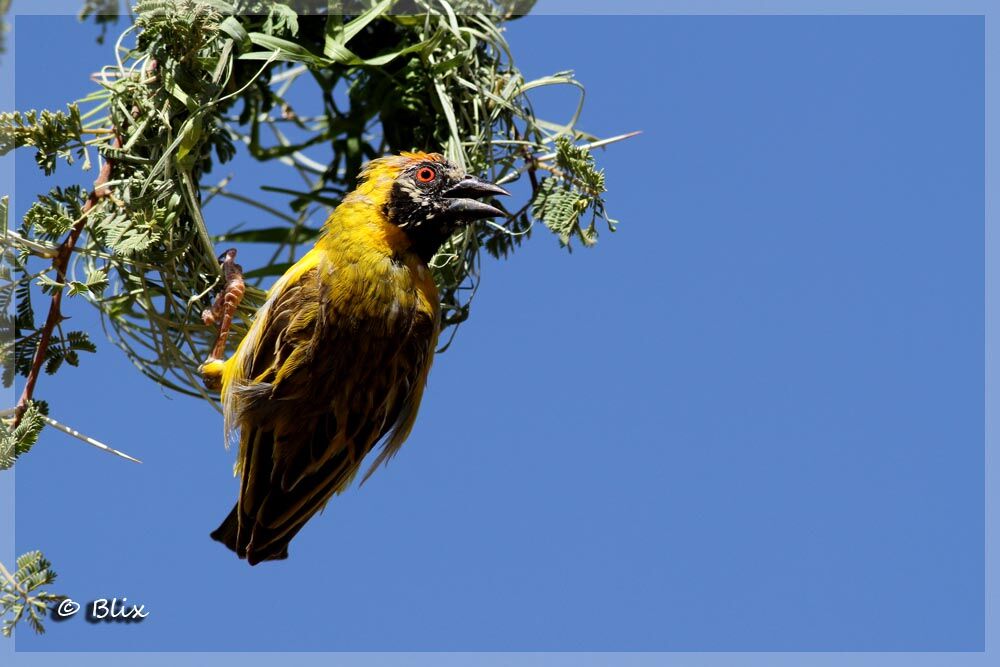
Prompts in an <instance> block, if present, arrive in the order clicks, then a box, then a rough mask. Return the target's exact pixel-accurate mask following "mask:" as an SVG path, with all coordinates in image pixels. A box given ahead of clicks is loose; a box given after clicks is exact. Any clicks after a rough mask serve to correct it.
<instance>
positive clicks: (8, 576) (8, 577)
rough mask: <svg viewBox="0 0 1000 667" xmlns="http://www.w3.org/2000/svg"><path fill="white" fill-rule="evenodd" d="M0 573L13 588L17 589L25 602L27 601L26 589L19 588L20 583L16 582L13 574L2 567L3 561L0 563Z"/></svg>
mask: <svg viewBox="0 0 1000 667" xmlns="http://www.w3.org/2000/svg"><path fill="white" fill-rule="evenodd" d="M0 575H2V576H3V578H4V579H6V580H7V581H9V582H10V585H11V586H13V588H14V590H15V591H17V592H18V593H19V594H20V595H21V597H22V598H24V601H25V602H28V598H29V595H28V591H26V590H24V589H23V588H21V584H19V583H17V579H15V578H14V575H13V574H11V573H10V570H8V569H7V568H6V567H4V564H3V563H0Z"/></svg>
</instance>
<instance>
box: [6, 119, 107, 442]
mask: <svg viewBox="0 0 1000 667" xmlns="http://www.w3.org/2000/svg"><path fill="white" fill-rule="evenodd" d="M121 145H122V142H121V139H120V138H119V137H118V136H116V137H115V138H114V140H113V141H112V142H111V146H112V148H121ZM113 166H114V161H113V160H111V159H107V160H105V161H104V165H103V166H102V167H101V172H100V173H99V174H98V175H97V180H96V181H94V189H93V190H92V191H91V193H90V195H89V196H88V197H87V201H86V202H85V203H84V205H83V212H82V214H81V215H80V217H79V219H78V220H77V221H76V222H75V223H73V227H72V228H71V229H70V230H69V234H67V235H66V238H65V239H63V242H62V243H60V244H59V247H58V249H57V250H56V256H55V259H53V261H52V268H54V269H55V270H56V277H55V280H56V282H57V283H59V284H60V285H61V284H63V283H65V282H66V269H67V267H68V266H69V258H70V256H71V255H72V254H73V248H75V247H76V243H77V241H78V240H79V239H80V234H81V233H82V232H83V228H84V226H86V224H87V216H88V215H89V214H90V211H91V210H92V209H93V208H94V207H95V206H97V203H98V202H99V201H100V200H101V198H102V197H104V196H106V195H107V194H108V192H109V190H108V189H107V187H105V184H106V183H107V182H108V181H109V180H110V179H111V169H112V168H113ZM62 297H63V288H62V287H60V288H58V289H57V290H56V293H55V294H53V295H52V300H51V301H50V302H49V314H48V315H47V316H46V318H45V324H44V325H42V329H41V333H40V334H39V337H38V347H36V348H35V356H34V357H33V358H32V360H31V371H30V372H29V373H28V379H27V380H26V381H25V383H24V391H22V392H21V398H20V399H18V401H17V407H16V408H14V423H13V428H17V426H18V424H20V423H21V417H23V416H24V411H25V410H27V409H28V403H29V402H30V401H31V397H32V396H33V395H34V393H35V385H36V384H37V383H38V376H39V374H40V373H41V371H42V363H43V362H44V361H45V355H46V354H47V353H48V350H49V343H51V342H52V331H53V330H54V329H55V328H56V326H57V325H58V324H59V323H60V322H61V321H62V320H63V316H62V310H61V306H62Z"/></svg>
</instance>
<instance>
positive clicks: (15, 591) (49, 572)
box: [0, 551, 64, 637]
mask: <svg viewBox="0 0 1000 667" xmlns="http://www.w3.org/2000/svg"><path fill="white" fill-rule="evenodd" d="M55 580H56V573H55V571H54V570H53V569H52V563H50V562H49V561H48V560H46V558H45V556H43V555H42V552H41V551H29V552H27V553H25V554H21V556H19V557H18V559H17V570H15V571H14V573H13V574H11V573H10V572H8V571H7V569H6V568H5V567H3V566H2V565H0V618H2V619H3V626H2V628H0V632H2V633H3V636H4V637H10V636H11V633H12V632H13V631H14V626H16V625H17V624H18V622H19V621H21V620H22V619H27V621H28V625H30V626H31V629H32V630H34V631H35V632H36V633H38V634H41V633H43V632H45V626H44V625H43V622H42V619H44V618H45V616H46V614H47V613H48V609H49V605H51V604H53V603H55V602H59V601H60V600H62V599H64V596H62V595H55V594H52V593H49V592H48V591H45V590H41V588H42V587H43V586H48V585H49V584H51V583H52V582H54V581H55Z"/></svg>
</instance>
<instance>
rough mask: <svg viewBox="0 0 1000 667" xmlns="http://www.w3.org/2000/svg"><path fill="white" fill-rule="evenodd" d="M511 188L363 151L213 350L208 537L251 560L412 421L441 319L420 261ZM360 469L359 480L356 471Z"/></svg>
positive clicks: (282, 554)
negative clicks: (234, 343)
mask: <svg viewBox="0 0 1000 667" xmlns="http://www.w3.org/2000/svg"><path fill="white" fill-rule="evenodd" d="M501 194H508V193H507V191H506V190H504V189H503V188H501V187H499V186H497V185H493V184H491V183H488V182H485V181H483V180H481V179H479V178H476V177H474V176H470V175H468V174H466V173H465V172H464V171H462V170H460V169H458V168H457V167H456V166H455V165H454V164H452V163H450V162H448V161H447V160H445V159H444V158H443V157H442V156H441V155H439V154H436V153H402V154H401V155H397V156H389V157H383V158H379V159H377V160H373V161H372V162H370V163H369V164H368V165H367V166H366V167H365V169H364V170H363V171H362V172H361V175H360V177H359V183H358V187H357V189H356V190H354V191H353V192H352V193H350V194H349V195H347V196H346V197H345V198H344V200H343V202H342V203H341V204H340V205H339V206H338V207H337V208H336V210H335V211H334V212H333V214H332V215H331V216H330V218H329V220H327V222H326V224H325V226H324V228H323V234H322V235H321V237H320V238H319V240H318V241H317V242H316V245H315V247H313V249H312V250H310V251H309V253H308V254H306V255H305V256H304V257H303V258H302V259H301V260H299V261H298V262H297V263H296V264H295V265H294V266H292V267H291V268H290V269H288V271H287V272H286V273H285V274H284V275H283V276H282V277H281V278H280V279H279V280H278V281H277V282H276V283H275V285H274V287H272V288H271V290H270V292H269V293H268V296H267V300H266V302H265V303H264V305H263V306H262V307H261V308H260V310H259V311H258V312H257V314H256V316H255V318H254V320H253V323H252V325H251V326H250V329H249V331H248V332H247V335H246V337H245V338H244V339H243V341H242V342H241V343H240V345H239V347H238V348H237V350H236V353H235V354H234V355H233V356H232V357H231V358H229V359H228V360H227V361H225V362H223V361H221V360H209V361H208V362H207V363H206V364H205V365H204V366H203V367H202V372H203V374H204V376H205V379H206V382H209V381H212V380H214V381H217V382H218V381H221V387H222V394H221V395H222V405H223V411H224V414H225V429H226V438H227V442H228V440H229V437H230V434H232V433H234V432H235V431H238V432H239V458H238V461H237V464H236V473H237V474H238V475H239V477H240V492H239V498H238V500H237V502H236V506H235V507H234V508H233V510H232V511H231V512H230V513H229V516H227V517H226V519H225V520H224V521H223V522H222V525H220V526H219V527H218V529H216V530H215V531H214V532H213V533H212V537H213V538H214V539H216V540H218V541H219V542H222V543H223V544H225V545H226V546H227V547H229V548H230V549H232V550H233V551H235V552H236V555H237V556H239V557H240V558H245V559H247V561H248V562H249V563H250V564H251V565H255V564H257V563H259V562H261V561H265V560H278V559H282V558H287V557H288V543H289V542H290V541H291V539H292V538H293V537H294V536H295V534H296V533H298V532H299V530H300V529H301V528H302V526H303V525H304V524H305V523H306V522H307V521H308V520H309V519H310V517H312V516H313V515H314V514H315V513H316V512H317V511H319V510H320V509H322V508H323V507H324V505H326V503H327V501H328V500H329V499H330V497H331V496H332V495H333V494H336V493H340V492H341V491H343V490H344V489H345V488H346V487H347V486H348V484H350V482H351V480H352V479H353V478H354V476H355V475H356V474H357V472H358V469H359V467H360V465H361V461H362V459H364V458H365V456H366V455H367V454H368V453H369V452H370V451H371V450H372V449H373V448H374V447H375V446H376V445H377V444H378V443H379V442H382V443H383V445H382V450H381V452H380V453H379V454H378V456H377V458H376V459H375V461H374V463H372V465H371V467H370V468H369V469H368V472H367V473H366V475H365V478H364V479H367V478H368V476H369V475H371V473H372V472H373V471H374V470H375V469H376V468H377V467H378V466H379V465H380V464H382V463H384V462H385V461H387V460H388V459H389V458H391V457H392V456H393V455H394V454H395V453H396V452H397V451H398V450H399V447H400V446H401V445H402V444H403V441H404V440H406V437H407V436H408V435H409V433H410V430H411V429H412V428H413V423H414V420H415V419H416V416H417V409H418V408H419V407H420V398H421V396H422V394H423V389H424V384H425V382H426V380H427V373H428V371H429V370H430V366H431V361H432V359H433V356H434V348H435V344H436V341H437V336H438V329H439V302H438V291H437V287H436V286H435V284H434V280H433V279H432V277H431V272H430V270H429V269H428V268H427V262H428V261H429V260H430V258H431V257H432V256H433V255H434V253H435V252H436V251H437V249H438V248H439V247H440V245H441V244H442V243H443V242H444V241H445V240H446V239H447V238H448V237H449V236H451V234H452V233H454V232H455V231H456V230H457V229H458V228H459V227H460V226H462V225H464V224H468V223H470V222H472V221H474V220H478V219H483V218H491V217H496V216H500V215H503V211H501V210H500V209H498V208H495V207H493V206H490V205H489V204H486V203H484V202H481V201H477V198H482V197H485V196H492V195H501ZM362 481H363V480H362Z"/></svg>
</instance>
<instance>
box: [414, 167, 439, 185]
mask: <svg viewBox="0 0 1000 667" xmlns="http://www.w3.org/2000/svg"><path fill="white" fill-rule="evenodd" d="M435 178H437V172H436V171H434V170H433V169H431V168H430V167H421V168H420V169H419V170H417V180H418V181H420V182H421V183H431V182H432V181H433V180H434V179H435Z"/></svg>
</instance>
